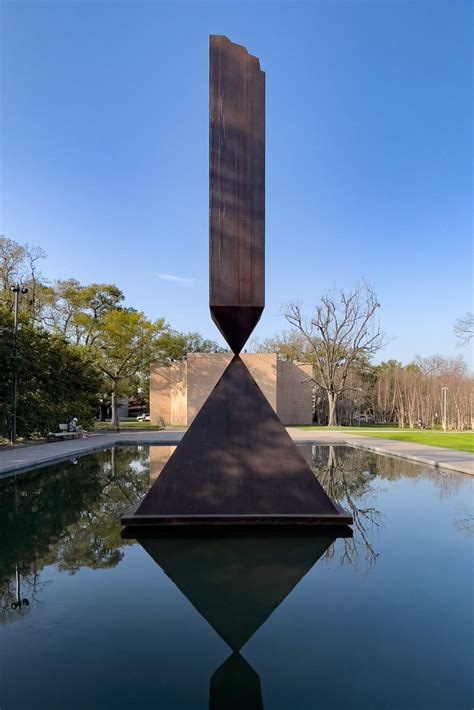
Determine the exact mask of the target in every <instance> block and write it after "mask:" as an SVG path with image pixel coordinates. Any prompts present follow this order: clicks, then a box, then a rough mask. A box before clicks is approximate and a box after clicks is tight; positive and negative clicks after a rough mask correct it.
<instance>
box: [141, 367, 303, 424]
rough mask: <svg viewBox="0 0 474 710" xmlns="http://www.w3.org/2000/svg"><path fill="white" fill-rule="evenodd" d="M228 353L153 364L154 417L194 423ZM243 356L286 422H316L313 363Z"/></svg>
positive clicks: (151, 409)
mask: <svg viewBox="0 0 474 710" xmlns="http://www.w3.org/2000/svg"><path fill="white" fill-rule="evenodd" d="M231 359H232V355H230V354H228V353H212V354H209V353H189V354H188V357H187V363H174V364H173V365H170V366H169V367H158V366H156V365H152V368H151V373H150V419H151V422H152V423H157V421H158V417H160V416H161V417H163V419H164V420H165V423H166V424H167V425H169V424H171V425H175V426H178V425H181V426H186V425H188V426H189V425H190V424H191V422H192V421H193V419H194V417H195V416H196V414H197V413H198V412H199V410H200V409H201V407H202V405H203V404H204V402H205V401H206V399H207V398H208V396H209V394H210V392H211V390H212V389H213V388H214V387H215V386H216V384H217V382H218V380H219V378H220V377H221V375H222V373H223V372H224V370H225V368H226V367H227V365H228V364H229V363H230V361H231ZM242 360H243V361H244V362H245V364H246V365H247V367H248V369H249V371H250V374H251V375H252V377H253V378H254V379H255V381H256V382H257V384H258V386H259V387H260V389H261V390H262V392H263V394H264V395H265V397H266V398H267V399H268V401H269V403H270V405H271V406H272V407H273V409H274V410H275V411H276V412H277V414H278V416H279V417H280V419H281V420H282V422H283V424H311V420H312V399H311V383H310V382H309V381H308V380H309V376H310V375H311V366H310V365H297V364H294V363H290V362H282V361H280V360H278V359H277V356H276V354H275V353H252V354H243V355H242Z"/></svg>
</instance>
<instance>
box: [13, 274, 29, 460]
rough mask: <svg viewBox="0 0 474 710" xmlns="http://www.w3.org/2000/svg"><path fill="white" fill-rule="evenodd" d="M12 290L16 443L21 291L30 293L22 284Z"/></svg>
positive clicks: (14, 425)
mask: <svg viewBox="0 0 474 710" xmlns="http://www.w3.org/2000/svg"><path fill="white" fill-rule="evenodd" d="M10 291H13V293H14V294H15V308H14V311H13V336H14V337H13V397H12V400H13V401H12V431H11V443H12V445H13V446H15V444H16V408H17V390H18V368H17V347H18V315H19V311H20V293H23V294H25V293H28V289H27V288H21V287H20V284H16V285H15V286H10Z"/></svg>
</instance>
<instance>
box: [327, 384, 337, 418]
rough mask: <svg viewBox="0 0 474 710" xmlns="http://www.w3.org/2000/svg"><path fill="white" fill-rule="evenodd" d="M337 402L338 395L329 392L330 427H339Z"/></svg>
mask: <svg viewBox="0 0 474 710" xmlns="http://www.w3.org/2000/svg"><path fill="white" fill-rule="evenodd" d="M336 401H337V393H336V392H328V407H329V416H328V426H337V419H336Z"/></svg>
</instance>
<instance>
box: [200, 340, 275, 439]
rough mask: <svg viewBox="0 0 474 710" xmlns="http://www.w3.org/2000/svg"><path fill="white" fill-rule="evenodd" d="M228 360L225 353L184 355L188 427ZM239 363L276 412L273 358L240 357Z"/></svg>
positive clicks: (270, 355)
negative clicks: (186, 356) (244, 365)
mask: <svg viewBox="0 0 474 710" xmlns="http://www.w3.org/2000/svg"><path fill="white" fill-rule="evenodd" d="M231 360H232V355H230V354H227V353H212V354H209V353H189V354H188V359H187V361H188V370H187V377H188V402H187V413H188V426H189V425H190V424H191V422H192V421H193V419H194V417H195V416H196V414H197V413H198V412H199V410H200V409H201V407H202V405H203V404H204V402H205V401H206V399H207V398H208V397H209V394H210V393H211V390H212V389H213V388H214V387H215V386H216V384H217V382H218V381H219V379H220V377H221V375H222V374H223V372H224V370H225V368H226V367H227V365H228V364H229V363H230V361H231ZM242 360H243V361H244V363H245V364H246V366H247V367H248V369H249V372H250V374H251V375H252V377H253V378H254V380H255V381H256V382H257V384H258V386H259V387H260V389H261V390H262V392H263V394H264V395H265V397H266V398H267V399H268V401H269V402H270V404H271V405H272V407H273V409H274V410H275V411H276V401H277V392H276V371H277V357H276V355H275V354H273V353H256V354H243V355H242Z"/></svg>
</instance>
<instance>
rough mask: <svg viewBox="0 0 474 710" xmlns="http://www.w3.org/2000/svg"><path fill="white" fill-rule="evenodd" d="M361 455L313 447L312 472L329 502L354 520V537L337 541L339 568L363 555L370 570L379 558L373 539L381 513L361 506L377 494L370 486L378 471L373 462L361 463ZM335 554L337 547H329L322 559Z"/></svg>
mask: <svg viewBox="0 0 474 710" xmlns="http://www.w3.org/2000/svg"><path fill="white" fill-rule="evenodd" d="M361 453H362V452H360V451H358V450H357V449H351V448H349V447H347V446H314V447H313V448H312V468H313V471H314V473H315V474H316V476H317V478H318V480H319V482H320V483H321V485H322V486H323V488H324V490H325V491H326V493H327V494H328V495H329V496H330V498H331V499H332V500H334V501H336V502H337V503H340V505H342V506H343V507H344V508H346V509H347V510H349V511H350V512H351V513H352V517H353V519H354V525H353V529H354V536H353V537H352V538H343V539H341V541H340V544H341V545H342V554H341V559H340V562H341V564H351V565H353V566H356V565H357V564H359V563H360V557H361V554H362V553H363V554H364V558H365V564H366V565H367V567H368V569H370V568H371V567H373V565H374V564H375V562H376V560H377V557H378V553H377V552H376V550H375V548H374V545H373V542H372V537H373V534H374V530H375V529H376V528H378V527H379V525H380V521H381V513H380V511H378V510H377V509H376V508H374V507H373V506H367V505H361V503H362V501H363V499H364V498H367V497H368V496H369V495H375V494H376V492H377V490H376V489H375V488H374V486H373V480H374V478H375V476H376V475H377V471H376V470H375V467H374V465H373V462H372V461H370V462H367V461H365V460H362V459H361V456H360V454H361ZM337 550H338V545H337V544H333V545H331V547H330V548H329V550H328V551H327V553H326V556H325V558H326V559H333V558H334V557H335V555H336V553H337Z"/></svg>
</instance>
